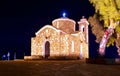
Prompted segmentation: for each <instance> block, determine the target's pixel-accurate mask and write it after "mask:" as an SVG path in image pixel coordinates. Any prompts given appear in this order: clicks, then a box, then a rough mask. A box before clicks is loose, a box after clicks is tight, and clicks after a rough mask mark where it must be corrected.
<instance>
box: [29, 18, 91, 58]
mask: <svg viewBox="0 0 120 76" xmlns="http://www.w3.org/2000/svg"><path fill="white" fill-rule="evenodd" d="M57 20H58V22H59V19H56V20H54V21H53V25H54V26H52V25H45V26H44V27H43V28H41V29H40V30H39V31H38V32H36V36H35V37H32V38H31V56H32V57H36V58H37V57H38V56H42V57H43V58H44V57H45V44H46V41H48V42H49V43H50V47H49V49H50V56H49V57H55V56H76V57H79V58H88V54H89V52H88V51H89V48H88V43H86V41H85V36H84V34H83V33H82V32H80V31H75V22H74V21H71V20H69V19H66V20H65V19H63V22H62V21H61V20H60V22H59V25H58V24H56V22H57ZM65 21H67V22H65ZM58 26H59V27H58ZM38 58H39V57H38Z"/></svg>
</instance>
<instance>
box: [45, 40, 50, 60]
mask: <svg viewBox="0 0 120 76" xmlns="http://www.w3.org/2000/svg"><path fill="white" fill-rule="evenodd" d="M49 56H50V42H49V41H46V42H45V58H48V57H49Z"/></svg>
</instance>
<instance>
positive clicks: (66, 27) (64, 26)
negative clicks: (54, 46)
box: [52, 18, 76, 33]
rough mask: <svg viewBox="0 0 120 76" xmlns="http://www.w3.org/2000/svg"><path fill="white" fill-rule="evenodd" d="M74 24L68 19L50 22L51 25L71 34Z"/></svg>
mask: <svg viewBox="0 0 120 76" xmlns="http://www.w3.org/2000/svg"><path fill="white" fill-rule="evenodd" d="M75 24H76V22H75V21H74V20H72V19H69V18H58V19H55V20H53V21H52V25H53V26H54V27H56V28H57V29H60V30H62V31H64V32H66V33H73V32H74V31H75Z"/></svg>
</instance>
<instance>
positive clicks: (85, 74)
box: [0, 60, 120, 76]
mask: <svg viewBox="0 0 120 76" xmlns="http://www.w3.org/2000/svg"><path fill="white" fill-rule="evenodd" d="M0 76H120V65H103V64H87V63H85V62H83V61H80V60H64V61H63V60H60V61H55V60H49V61H47V60H46V61H45V60H41V61H0Z"/></svg>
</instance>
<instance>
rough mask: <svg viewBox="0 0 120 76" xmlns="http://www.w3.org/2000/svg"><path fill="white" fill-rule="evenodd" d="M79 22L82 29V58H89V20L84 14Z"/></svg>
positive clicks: (80, 29)
mask: <svg viewBox="0 0 120 76" xmlns="http://www.w3.org/2000/svg"><path fill="white" fill-rule="evenodd" d="M78 24H79V31H80V40H81V42H80V59H83V58H89V41H88V40H89V38H88V25H89V23H88V21H87V19H86V18H84V16H83V17H82V19H80V21H79V22H78ZM81 38H82V39H81Z"/></svg>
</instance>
